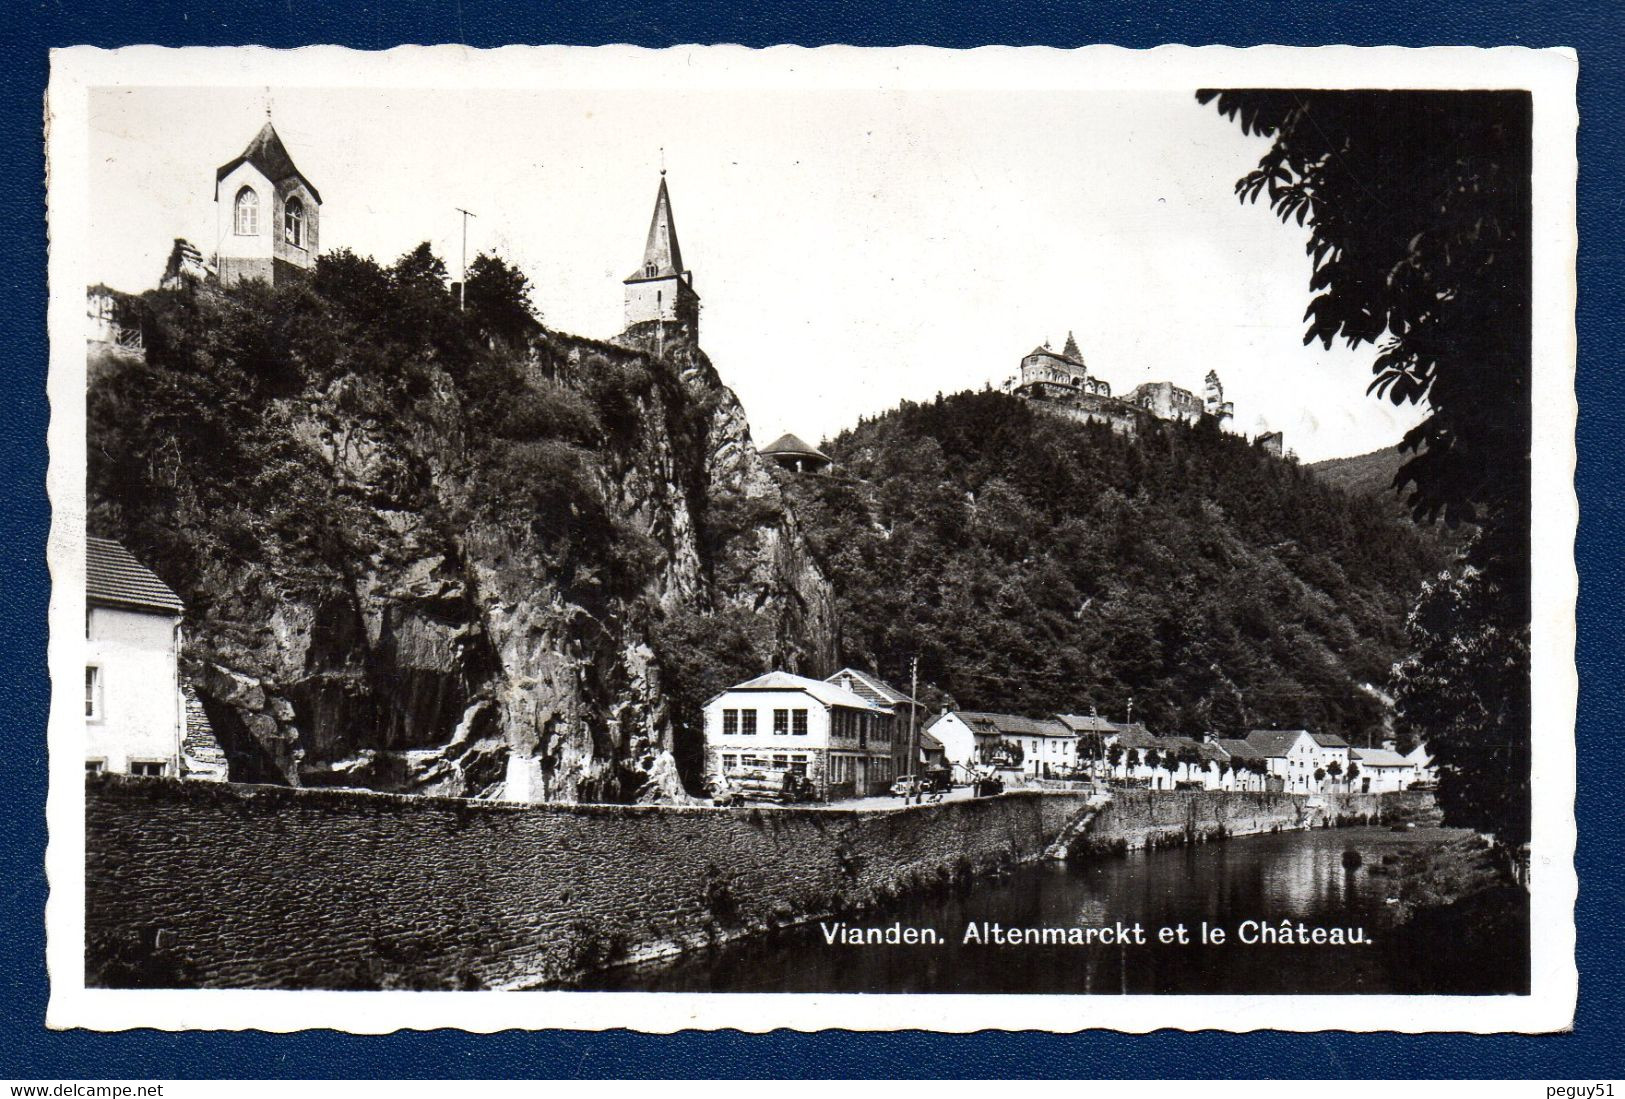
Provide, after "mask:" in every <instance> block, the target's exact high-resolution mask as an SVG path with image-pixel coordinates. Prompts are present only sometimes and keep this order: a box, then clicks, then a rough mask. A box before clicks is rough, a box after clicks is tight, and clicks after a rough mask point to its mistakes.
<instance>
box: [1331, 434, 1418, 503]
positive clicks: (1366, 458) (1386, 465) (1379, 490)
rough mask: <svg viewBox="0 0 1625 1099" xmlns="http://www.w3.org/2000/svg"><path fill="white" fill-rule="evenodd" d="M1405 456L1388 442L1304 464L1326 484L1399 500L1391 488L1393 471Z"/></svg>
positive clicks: (1402, 461) (1403, 462) (1395, 471)
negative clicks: (1378, 447)
mask: <svg viewBox="0 0 1625 1099" xmlns="http://www.w3.org/2000/svg"><path fill="white" fill-rule="evenodd" d="M1405 458H1406V456H1405V455H1404V454H1403V453H1401V452H1400V449H1399V447H1397V446H1387V447H1383V448H1382V449H1381V450H1373V451H1372V452H1371V453H1369V454H1356V455H1355V456H1354V457H1352V458H1328V459H1326V460H1325V461H1323V462H1311V463H1310V464H1309V465H1308V466H1307V467H1306V468H1308V469H1309V470H1310V471H1311V472H1312V473H1314V475H1315V476H1317V477H1319V478H1320V479H1321V480H1322V481H1325V482H1326V483H1327V484H1328V485H1336V486H1337V487H1338V488H1341V489H1346V490H1348V491H1349V492H1353V493H1364V494H1366V495H1368V496H1379V497H1382V498H1383V499H1389V498H1392V499H1393V500H1394V501H1395V503H1398V498H1399V493H1398V490H1396V489H1395V488H1394V475H1395V474H1396V473H1398V472H1399V467H1400V466H1402V465H1404V464H1405Z"/></svg>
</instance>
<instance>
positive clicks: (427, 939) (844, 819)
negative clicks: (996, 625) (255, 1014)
mask: <svg viewBox="0 0 1625 1099" xmlns="http://www.w3.org/2000/svg"><path fill="white" fill-rule="evenodd" d="M1424 796H1425V795H1424ZM1396 797H1397V798H1403V797H1405V795H1344V796H1342V797H1337V798H1328V799H1326V800H1327V806H1328V810H1326V811H1322V813H1321V815H1319V816H1317V815H1316V814H1315V813H1314V812H1311V811H1309V810H1307V809H1306V806H1305V799H1303V798H1301V797H1296V798H1295V797H1291V796H1288V795H1284V794H1221V793H1203V792H1199V791H1198V792H1173V793H1169V792H1162V793H1158V794H1152V793H1150V792H1147V791H1119V792H1118V793H1117V794H1116V799H1117V800H1115V801H1114V802H1113V804H1112V805H1111V806H1109V807H1107V808H1106V809H1105V810H1103V811H1102V812H1101V813H1100V814H1099V816H1098V817H1097V818H1096V820H1095V821H1094V822H1093V825H1092V827H1091V828H1090V829H1089V830H1088V832H1087V833H1086V835H1085V839H1084V842H1080V843H1079V844H1077V845H1075V847H1077V848H1078V849H1086V848H1088V847H1091V846H1102V847H1110V846H1112V845H1114V844H1117V843H1119V842H1120V843H1121V844H1123V845H1126V846H1144V845H1146V844H1147V843H1152V844H1159V843H1163V842H1169V841H1171V840H1174V839H1175V838H1176V837H1179V836H1185V837H1187V838H1191V837H1200V836H1206V835H1208V834H1210V833H1212V832H1213V831H1215V830H1216V829H1218V828H1219V827H1222V828H1223V829H1224V830H1225V831H1226V832H1228V833H1229V834H1232V835H1239V834H1245V833H1248V832H1263V831H1271V830H1274V829H1277V828H1293V827H1301V826H1304V825H1306V824H1310V823H1319V822H1321V821H1323V820H1324V819H1325V815H1324V814H1325V812H1327V811H1329V812H1332V813H1336V812H1342V813H1344V814H1346V815H1350V816H1373V817H1374V816H1376V815H1377V814H1378V813H1379V812H1382V811H1384V810H1385V809H1388V810H1390V811H1391V807H1392V806H1393V805H1395V804H1397V803H1396V802H1394V801H1392V800H1391V799H1394V798H1396ZM1087 800H1088V799H1087V796H1086V795H1085V794H1082V793H1056V792H1039V791H1017V792H1013V793H1010V794H1006V795H1004V796H1002V797H998V798H984V799H977V800H965V801H950V802H943V803H939V804H935V805H924V806H914V807H909V808H898V809H887V810H871V811H863V812H854V811H850V810H840V809H825V808H810V807H809V808H802V807H795V808H783V809H779V808H764V809H711V808H674V807H666V806H614V805H519V804H505V803H495V802H476V801H464V800H458V799H452V798H425V797H406V796H400V795H392V794H375V793H366V792H361V791H351V790H319V789H317V790H312V789H293V788H289V787H280V786H247V785H239V784H215V783H208V784H205V783H190V782H183V781H179V780H174V779H147V778H130V777H127V776H120V775H98V776H92V777H90V778H88V779H87V781H86V814H87V816H86V845H87V851H86V928H87V944H86V970H87V972H86V980H87V982H89V983H91V984H103V985H120V986H130V985H136V986H171V987H172V986H177V985H187V986H190V985H201V986H205V987H237V988H380V987H383V988H490V987H525V986H531V985H538V984H546V983H567V982H568V981H569V980H570V979H571V978H572V977H573V976H575V975H577V974H580V973H582V972H584V971H587V970H590V969H594V968H598V967H602V966H605V965H613V964H618V963H623V962H629V961H636V960H639V959H645V958H652V957H658V956H660V955H662V954H669V953H673V952H676V951H678V950H682V949H687V948H692V947H696V946H701V945H704V944H706V943H708V942H716V941H721V940H725V939H730V938H735V937H738V936H740V935H746V934H751V933H753V932H758V931H762V930H765V929H767V928H770V927H774V926H782V925H787V924H793V923H797V922H802V921H805V920H807V919H810V918H816V917H818V916H821V915H824V914H829V913H838V914H846V913H852V912H856V911H860V910H862V909H864V908H868V907H872V906H875V905H879V904H883V903H884V902H886V901H887V900H889V899H891V898H893V897H895V896H898V895H900V894H902V893H905V892H911V891H915V890H920V889H928V888H933V887H944V886H947V885H949V884H951V883H953V882H954V881H956V880H963V879H966V878H969V877H973V876H976V875H980V874H986V873H988V872H990V871H992V870H995V869H996V868H999V867H1003V866H1008V865H1010V864H1012V863H1015V862H1020V861H1025V860H1029V859H1034V858H1038V857H1040V856H1041V855H1042V853H1043V851H1044V849H1045V847H1046V845H1047V844H1048V843H1049V842H1050V841H1052V840H1054V839H1055V838H1056V837H1057V836H1059V835H1060V834H1061V832H1062V830H1063V829H1064V828H1065V827H1066V825H1067V823H1068V822H1069V821H1070V820H1072V818H1073V817H1074V816H1076V815H1077V814H1078V813H1080V812H1082V811H1083V810H1084V808H1085V806H1086V804H1087Z"/></svg>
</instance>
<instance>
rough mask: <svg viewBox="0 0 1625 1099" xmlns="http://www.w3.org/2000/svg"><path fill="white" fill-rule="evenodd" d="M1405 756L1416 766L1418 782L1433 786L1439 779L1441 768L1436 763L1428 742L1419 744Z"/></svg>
mask: <svg viewBox="0 0 1625 1099" xmlns="http://www.w3.org/2000/svg"><path fill="white" fill-rule="evenodd" d="M1405 758H1406V759H1407V760H1409V761H1410V764H1411V766H1412V767H1414V768H1416V779H1415V781H1416V782H1420V783H1424V784H1426V785H1428V786H1432V785H1434V784H1435V783H1437V782H1438V781H1439V768H1438V766H1437V765H1435V764H1434V762H1433V753H1432V752H1429V751H1428V746H1427V745H1426V744H1418V745H1417V746H1416V747H1414V748H1412V749H1411V750H1410V752H1408V753H1407V754H1406V756H1405Z"/></svg>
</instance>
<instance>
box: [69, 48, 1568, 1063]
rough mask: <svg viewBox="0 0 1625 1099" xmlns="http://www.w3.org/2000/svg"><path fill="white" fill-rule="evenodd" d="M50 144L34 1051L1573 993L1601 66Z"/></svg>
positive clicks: (938, 67) (394, 73)
mask: <svg viewBox="0 0 1625 1099" xmlns="http://www.w3.org/2000/svg"><path fill="white" fill-rule="evenodd" d="M48 122H49V130H50V133H49V139H50V140H49V150H48V152H49V157H50V167H51V177H50V231H51V245H52V255H51V277H52V286H51V309H52V325H51V332H52V347H51V382H50V385H51V396H52V425H51V477H50V484H51V492H52V501H53V535H52V572H53V597H52V636H51V672H52V681H53V704H52V728H51V739H50V755H51V760H50V765H51V773H52V786H51V793H50V820H51V825H52V834H51V852H50V856H49V859H48V868H49V871H50V877H51V899H50V907H49V909H48V926H49V931H50V942H49V946H48V954H49V960H50V966H51V978H52V986H53V989H52V1003H51V1019H52V1023H53V1025H79V1026H89V1027H94V1028H98V1029H120V1028H124V1027H132V1026H157V1027H161V1028H170V1029H187V1028H211V1027H245V1026H253V1027H260V1028H264V1029H271V1030H288V1029H295V1028H299V1027H305V1026H331V1027H336V1028H339V1029H350V1030H357V1031H374V1030H386V1029H391V1028H393V1027H396V1026H463V1027H467V1028H469V1029H486V1030H489V1029H497V1028H500V1027H507V1026H521V1027H524V1026H529V1027H534V1026H561V1025H570V1026H579V1027H583V1028H588V1029H591V1028H602V1027H617V1026H624V1027H630V1028H633V1029H646V1030H673V1029H680V1028H684V1027H718V1026H731V1027H740V1028H743V1029H747V1030H752V1029H766V1028H769V1027H774V1026H793V1027H798V1028H802V1029H815V1028H820V1027H830V1026H840V1027H849V1028H855V1029H888V1028H895V1027H901V1026H905V1025H906V1026H911V1027H925V1028H929V1029H943V1030H970V1029H980V1028H984V1027H1029V1028H1038V1029H1050V1030H1078V1029H1081V1028H1084V1027H1106V1028H1115V1029H1122V1030H1129V1031H1144V1030H1149V1029H1154V1028H1156V1027H1160V1026H1168V1025H1177V1026H1185V1027H1209V1028H1217V1029H1251V1028H1255V1027H1265V1026H1267V1027H1274V1028H1278V1029H1300V1030H1317V1029H1330V1028H1338V1029H1344V1030H1361V1029H1398V1030H1413V1031H1425V1030H1467V1031H1510V1030H1521V1031H1541V1030H1554V1029H1560V1028H1562V1027H1564V1026H1566V1025H1567V1024H1568V1021H1569V1020H1570V1019H1571V1018H1572V1014H1573V1008H1574V995H1575V991H1574V989H1575V975H1574V958H1573V943H1574V928H1573V899H1574V891H1575V883H1574V874H1573V866H1572V855H1573V848H1574V842H1575V840H1574V819H1573V809H1572V805H1573V791H1574V783H1575V775H1574V771H1575V766H1576V759H1575V748H1574V698H1575V674H1574V663H1573V646H1574V599H1575V589H1576V580H1575V573H1574V565H1573V556H1572V548H1573V537H1574V530H1575V522H1576V516H1577V507H1576V505H1575V502H1574V495H1573V488H1572V480H1571V478H1572V472H1573V464H1574V444H1573V432H1574V417H1575V411H1574V408H1575V405H1574V397H1573V371H1574V329H1573V316H1574V293H1575V291H1574V209H1573V203H1574V63H1573V55H1572V53H1568V52H1565V51H1535V50H1527V51H1524V50H1514V51H1475V50H1452V51H1429V50H1415V51H1389V50H1353V49H1328V50H1316V49H1300V50H1285V49H1261V50H1242V51H1236V50H1221V51H1212V50H1200V49H1189V50H1188V49H1173V50H1166V49H1165V50H1157V51H1149V52H1145V53H1139V54H1135V53H1132V52H1131V51H1124V50H1105V51H1099V50H1094V49H1085V50H1078V51H1058V50H1042V49H1033V50H991V51H989V50H974V51H960V52H955V51H946V50H916V49H898V50H859V49H840V48H836V49H820V50H811V51H809V50H783V49H778V50H766V51H748V50H743V49H738V48H728V47H705V48H700V47H694V48H683V49H674V50H666V51H647V50H632V49H628V48H615V47H610V48H599V49H564V48H551V49H541V50H519V51H512V50H503V51H497V52H496V53H481V52H479V51H467V50H463V51H450V52H446V51H442V50H436V49H422V50H398V51H391V52H389V53H385V54H365V53H352V52H349V51H340V50H332V49H317V50H301V51H294V52H287V53H276V52H273V51H264V50H226V49H208V50H157V49H147V48H138V49H132V50H119V51H98V50H89V49H74V50H66V51H58V53H57V54H56V55H55V58H54V60H53V81H52V87H51V98H50V103H49V105H48ZM81 295H82V296H83V297H82V301H81ZM81 308H82V310H83V312H82V313H81V312H80V310H81ZM81 677H82V685H83V686H82V695H81ZM81 766H82V768H83V772H84V774H83V778H82V779H81V778H80V776H79V771H80V768H81ZM245 991H254V992H256V993H265V994H267V995H266V996H263V997H258V998H253V999H243V998H241V997H240V996H237V995H235V994H237V993H242V992H245ZM519 992H526V993H530V994H531V995H529V996H517V995H506V996H505V995H501V993H519ZM337 993H343V994H345V995H334V994H337ZM271 994H274V995H271ZM898 997H907V999H903V1000H900V999H898Z"/></svg>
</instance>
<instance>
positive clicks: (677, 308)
mask: <svg viewBox="0 0 1625 1099" xmlns="http://www.w3.org/2000/svg"><path fill="white" fill-rule="evenodd" d="M650 321H656V322H659V324H660V336H661V338H662V339H663V338H664V336H665V333H666V329H667V327H668V326H676V327H677V328H678V329H681V330H684V331H686V332H687V334H688V338H689V339H690V340H692V341H694V342H696V343H697V342H698V341H699V338H700V296H699V295H698V294H696V293H695V292H694V272H692V271H687V270H684V268H683V253H682V249H680V248H679V247H678V245H677V225H676V223H675V222H674V221H673V220H672V216H671V194H670V192H668V191H667V190H666V173H665V172H664V171H662V172H661V173H660V190H659V192H658V193H657V194H656V195H655V212H654V217H653V218H652V219H651V220H650V222H649V239H648V241H647V243H645V244H644V246H643V263H642V264H641V265H640V266H639V267H638V269H637V270H636V271H634V272H632V274H631V275H630V276H628V278H627V279H626V327H627V328H629V329H630V328H632V327H633V326H634V325H638V324H646V323H648V322H650Z"/></svg>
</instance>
